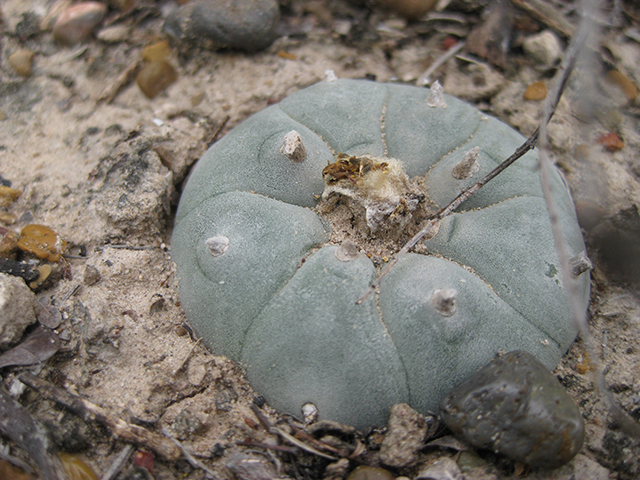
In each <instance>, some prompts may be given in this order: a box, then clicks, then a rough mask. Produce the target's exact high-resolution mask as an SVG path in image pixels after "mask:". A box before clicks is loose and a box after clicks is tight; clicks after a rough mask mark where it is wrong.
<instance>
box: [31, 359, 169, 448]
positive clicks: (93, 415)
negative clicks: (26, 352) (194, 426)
mask: <svg viewBox="0 0 640 480" xmlns="http://www.w3.org/2000/svg"><path fill="white" fill-rule="evenodd" d="M18 379H19V380H20V381H21V382H22V383H24V384H25V385H27V386H29V387H31V388H33V389H34V390H36V391H37V392H38V393H40V395H42V396H43V397H45V398H47V399H49V400H53V401H54V402H56V403H58V404H60V405H62V406H64V407H66V408H67V409H69V410H70V411H71V412H73V413H75V414H76V415H78V416H79V417H80V418H82V419H83V420H85V421H96V422H98V423H101V424H102V425H104V426H106V427H107V428H108V429H109V430H111V433H112V434H113V435H114V436H115V437H117V438H119V439H121V440H124V441H126V442H131V443H135V444H138V445H143V446H145V447H147V448H149V449H151V450H153V451H154V452H156V453H157V454H158V455H160V456H161V457H163V458H165V459H167V460H177V459H178V458H180V455H181V452H180V449H179V448H178V447H177V446H176V445H175V444H174V443H173V442H171V441H170V440H169V439H168V438H165V437H163V436H161V435H158V434H157V433H153V432H150V431H149V430H146V429H144V428H142V427H139V426H138V425H132V424H130V423H127V422H125V421H124V420H122V419H121V418H117V417H114V416H113V415H111V414H110V413H109V412H108V411H107V410H105V409H104V408H102V407H100V406H98V405H96V404H95V403H91V402H90V401H88V400H85V399H83V398H80V397H78V396H76V395H73V394H71V393H69V392H67V391H66V390H63V389H61V388H58V387H56V386H55V385H53V384H51V383H49V382H47V381H46V380H43V379H42V378H40V377H37V376H35V375H34V374H32V373H31V372H23V373H21V374H20V376H19V377H18Z"/></svg>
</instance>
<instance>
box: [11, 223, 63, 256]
mask: <svg viewBox="0 0 640 480" xmlns="http://www.w3.org/2000/svg"><path fill="white" fill-rule="evenodd" d="M66 246H67V242H66V241H64V240H63V239H62V238H60V234H58V233H57V232H55V231H53V230H52V229H50V228H49V227H47V226H45V225H35V224H32V225H27V226H26V227H24V228H23V229H22V232H20V240H18V248H19V249H20V250H22V251H23V252H28V253H33V254H34V255H35V256H36V257H38V258H42V259H44V260H49V261H51V262H57V261H58V260H60V257H61V256H62V252H64V249H65V248H66Z"/></svg>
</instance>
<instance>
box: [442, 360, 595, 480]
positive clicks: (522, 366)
mask: <svg viewBox="0 0 640 480" xmlns="http://www.w3.org/2000/svg"><path fill="white" fill-rule="evenodd" d="M440 414H441V415H442V419H443V421H444V423H445V424H446V425H447V426H448V427H449V428H450V429H451V430H452V431H453V432H454V433H455V434H457V435H459V436H461V437H462V438H464V440H466V441H467V442H468V443H470V444H471V445H473V446H474V447H476V448H483V449H489V450H493V451H495V452H497V453H500V454H502V455H505V456H507V457H509V458H510V459H512V460H514V461H517V462H523V463H527V464H529V465H532V466H535V467H543V468H556V467H559V466H561V465H564V464H565V463H567V462H569V461H570V460H571V459H572V458H573V457H574V456H575V455H576V454H577V453H578V452H579V451H580V448H581V447H582V442H583V441H584V422H583V421H582V416H581V415H580V411H579V410H578V407H577V406H576V404H575V403H574V402H573V400H572V399H571V397H569V395H567V393H566V392H565V391H564V388H563V387H562V385H560V383H559V382H558V380H557V379H556V378H555V377H554V376H553V375H552V374H551V372H549V371H548V370H547V369H546V368H545V367H544V366H543V365H542V364H541V363H540V362H538V360H536V359H535V357H534V356H533V355H531V354H529V353H526V352H522V351H520V352H510V353H507V354H506V355H504V356H502V357H498V358H496V359H495V360H494V361H492V362H491V363H489V364H488V365H487V366H486V367H484V368H482V369H481V370H479V371H478V372H476V373H475V374H474V375H472V376H471V377H470V378H468V379H467V380H465V381H464V382H463V383H461V384H460V385H458V386H457V387H456V388H454V389H453V390H452V391H451V393H449V394H448V395H447V396H446V397H445V398H444V399H443V400H442V402H441V403H440Z"/></svg>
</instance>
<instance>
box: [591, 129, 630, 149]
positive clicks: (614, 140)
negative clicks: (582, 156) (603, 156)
mask: <svg viewBox="0 0 640 480" xmlns="http://www.w3.org/2000/svg"><path fill="white" fill-rule="evenodd" d="M596 143H599V144H600V145H602V146H603V147H604V149H605V150H606V151H607V152H617V151H618V150H622V148H623V147H624V140H622V139H621V138H620V136H619V135H618V134H617V133H614V132H609V133H605V134H602V135H600V136H599V137H598V138H597V139H596Z"/></svg>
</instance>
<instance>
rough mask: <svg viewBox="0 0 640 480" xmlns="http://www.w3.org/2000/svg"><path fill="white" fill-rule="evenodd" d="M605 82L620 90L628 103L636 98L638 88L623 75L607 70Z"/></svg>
mask: <svg viewBox="0 0 640 480" xmlns="http://www.w3.org/2000/svg"><path fill="white" fill-rule="evenodd" d="M607 80H608V81H609V82H611V83H612V84H614V85H615V86H617V87H618V88H619V89H620V90H622V93H623V94H624V96H625V97H627V99H628V100H629V101H631V102H633V101H634V100H635V99H636V97H637V96H638V87H636V85H635V83H633V82H632V81H631V80H630V79H629V77H627V76H626V75H624V74H623V73H621V72H619V71H617V70H609V71H608V72H607Z"/></svg>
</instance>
